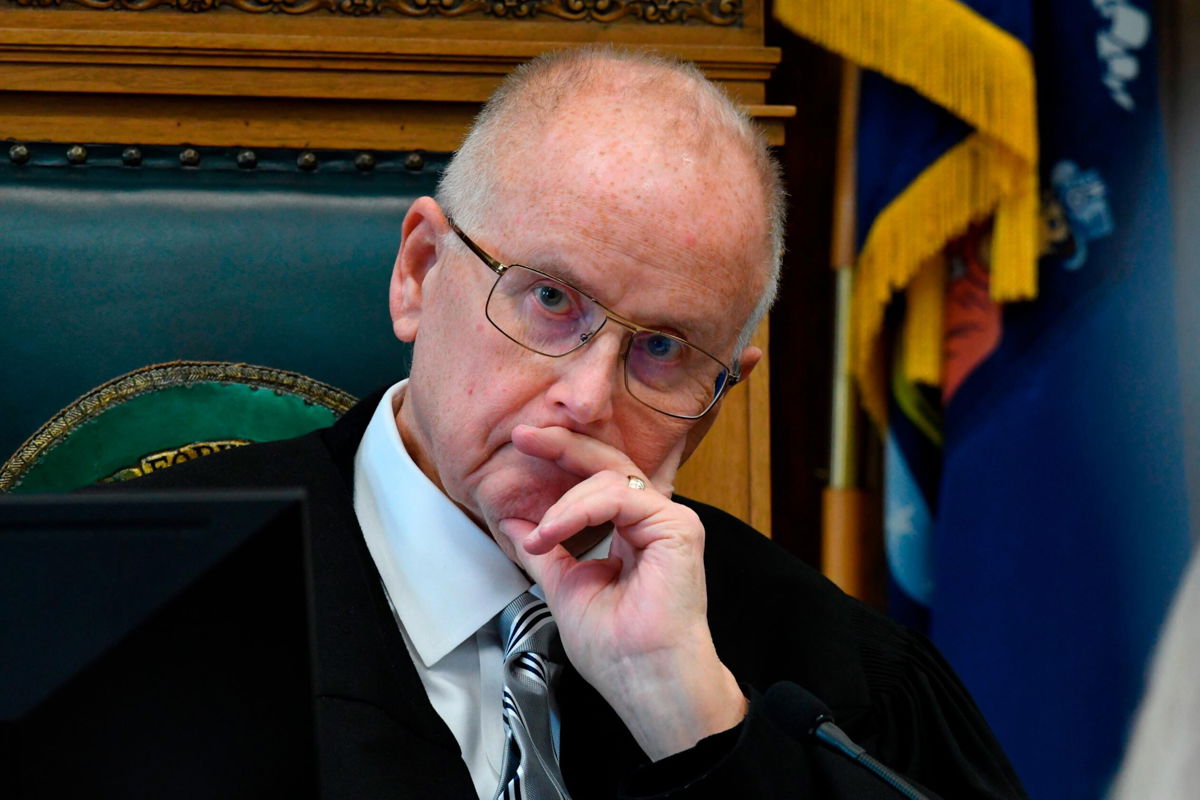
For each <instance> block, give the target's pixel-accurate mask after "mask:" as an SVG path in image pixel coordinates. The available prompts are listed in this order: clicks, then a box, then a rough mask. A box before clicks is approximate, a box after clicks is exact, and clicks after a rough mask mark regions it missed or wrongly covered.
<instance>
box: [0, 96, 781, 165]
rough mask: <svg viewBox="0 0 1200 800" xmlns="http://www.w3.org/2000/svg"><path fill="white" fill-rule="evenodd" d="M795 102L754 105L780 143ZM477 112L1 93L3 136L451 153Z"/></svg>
mask: <svg viewBox="0 0 1200 800" xmlns="http://www.w3.org/2000/svg"><path fill="white" fill-rule="evenodd" d="M789 108H790V107H789ZM789 108H784V109H782V110H780V109H779V108H778V107H770V108H764V107H753V106H752V107H750V109H749V110H750V111H751V112H752V113H760V114H763V115H764V116H761V117H759V123H760V125H762V126H763V127H764V129H765V130H766V132H767V136H768V139H769V140H770V141H771V143H772V144H780V143H782V138H783V121H784V116H781V115H786V114H787V113H788V111H789ZM478 111H479V104H478V103H449V102H442V103H432V102H420V101H399V102H383V101H357V102H356V101H346V100H319V99H298V98H262V99H252V98H246V97H220V98H216V97H172V96H147V95H138V94H91V93H86V92H70V93H68V92H63V93H50V92H0V139H12V140H16V141H25V142H63V143H65V144H74V143H97V142H110V143H117V144H139V145H145V144H163V145H172V144H184V143H186V144H194V145H214V146H222V145H225V146H229V145H238V146H246V147H314V148H328V149H337V150H343V149H351V150H353V149H360V148H361V149H366V150H371V149H377V150H431V151H435V152H451V151H453V150H455V149H457V148H458V145H459V143H460V142H461V141H462V138H463V136H464V135H465V134H466V132H467V128H468V127H470V124H471V121H472V120H473V119H474V118H475V114H476V113H478ZM767 114H770V115H772V116H765V115H767Z"/></svg>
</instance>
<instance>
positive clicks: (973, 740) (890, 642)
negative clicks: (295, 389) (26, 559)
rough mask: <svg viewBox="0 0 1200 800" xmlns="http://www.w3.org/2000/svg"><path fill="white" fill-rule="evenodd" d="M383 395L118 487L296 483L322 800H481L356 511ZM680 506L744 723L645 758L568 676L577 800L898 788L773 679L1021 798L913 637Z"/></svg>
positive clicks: (880, 736)
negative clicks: (702, 537)
mask: <svg viewBox="0 0 1200 800" xmlns="http://www.w3.org/2000/svg"><path fill="white" fill-rule="evenodd" d="M379 399H380V395H379V394H376V395H374V396H373V397H370V398H368V399H366V400H364V401H363V402H362V403H360V404H359V405H358V406H356V407H355V408H354V409H353V410H351V411H350V412H349V413H348V414H347V415H346V416H345V417H344V418H342V419H341V420H340V421H338V422H337V423H336V424H335V425H334V426H333V427H331V428H327V429H324V430H320V431H316V432H314V433H312V434H309V435H307V436H302V437H299V438H297V439H291V440H287V441H281V442H272V443H266V444H260V445H253V446H249V447H244V448H238V449H236V450H232V451H228V452H225V453H221V454H217V455H213V456H208V457H205V458H202V459H198V460H196V461H192V462H189V463H187V464H182V465H179V466H176V467H172V468H171V469H169V470H163V471H159V472H155V473H152V474H150V475H148V476H146V477H143V478H140V479H138V480H136V481H133V482H131V483H129V484H125V485H124V486H125V487H128V488H130V489H134V488H137V489H149V488H153V487H163V488H167V487H170V488H181V487H206V488H216V487H243V488H245V487H274V486H302V487H304V488H306V489H307V491H308V497H309V513H310V522H311V529H312V543H313V544H312V546H313V586H314V588H313V593H314V606H315V607H314V610H313V613H314V626H315V636H316V670H317V675H316V695H317V699H316V709H317V728H318V740H319V761H320V772H321V795H322V796H323V797H330V798H343V797H344V798H355V800H368V799H369V798H376V797H378V798H396V797H412V798H422V800H442V799H443V798H444V799H445V800H469V799H470V798H473V797H475V794H474V789H473V786H472V783H471V779H470V775H469V773H468V771H467V768H466V765H465V764H464V762H463V761H462V758H461V757H460V755H459V751H458V745H457V743H456V741H455V739H454V737H453V735H452V734H451V732H450V730H449V728H447V727H446V725H445V724H444V723H443V722H442V721H441V719H440V717H438V715H437V713H436V712H435V711H434V709H433V707H432V705H431V704H430V702H429V700H428V698H427V697H426V695H425V691H424V689H423V687H422V685H421V682H420V679H419V678H418V676H417V673H416V670H415V669H414V667H413V665H412V662H411V661H410V658H409V655H408V652H407V650H406V648H405V645H404V641H403V639H402V637H401V635H400V633H399V631H398V629H397V626H396V622H395V619H394V617H393V615H392V613H391V611H390V608H389V606H388V603H387V600H386V597H385V595H384V592H383V590H382V586H381V583H380V578H379V574H378V572H377V571H376V569H375V566H374V563H373V562H372V560H371V557H370V554H369V553H368V551H367V548H366V545H365V543H364V541H363V537H362V534H361V531H360V529H359V527H358V522H357V519H356V517H355V514H354V506H353V499H352V487H353V480H354V479H353V465H354V455H355V452H356V450H357V447H358V443H359V440H360V439H361V437H362V434H363V432H364V430H365V429H366V426H367V423H368V421H369V420H370V418H371V415H372V413H373V411H374V409H375V406H376V404H377V403H378V401H379ZM680 502H684V503H686V504H687V505H689V506H691V507H692V508H694V509H695V510H696V512H697V513H698V514H699V515H700V518H701V520H702V521H703V523H704V527H705V531H706V544H705V569H706V574H707V581H708V605H709V623H710V626H711V629H712V634H713V639H714V641H715V643H716V648H717V652H718V654H719V656H720V658H721V660H722V661H723V662H724V663H725V664H726V665H727V666H728V667H729V669H730V670H731V671H732V672H733V674H734V675H735V676H736V677H737V679H738V681H739V682H740V683H741V685H742V686H743V688H744V689H745V690H746V692H747V694H748V696H750V698H751V707H750V713H749V715H748V716H747V718H746V719H745V720H744V721H743V723H742V724H741V725H740V726H739V727H737V728H734V729H733V730H731V731H728V732H725V733H723V734H718V735H717V736H714V737H710V738H709V739H706V740H705V741H703V742H701V743H700V745H699V746H697V747H696V748H693V749H692V750H689V751H687V752H685V753H682V754H678V755H676V756H672V757H671V758H668V759H665V760H663V761H660V762H658V763H656V764H652V765H648V764H647V759H646V757H645V755H644V754H643V753H642V752H641V750H640V749H639V748H638V746H637V744H636V743H635V742H634V740H633V738H632V737H631V736H630V734H629V733H628V732H627V731H626V729H625V727H624V725H623V724H622V723H621V721H620V719H619V718H618V717H617V716H616V714H615V713H614V712H613V711H612V710H611V709H610V708H609V707H608V706H607V705H606V704H605V702H604V701H603V700H602V699H601V697H600V696H599V694H598V693H596V692H595V691H594V690H592V689H591V687H590V686H588V685H587V683H585V682H584V680H583V679H582V678H581V677H580V676H579V674H578V673H576V672H574V671H573V670H571V669H570V668H568V669H567V670H565V675H564V678H563V681H562V685H561V686H560V687H559V689H558V692H557V697H558V700H559V704H560V709H561V722H562V727H561V731H562V733H561V737H562V739H561V755H562V766H563V773H564V775H565V778H566V781H567V784H568V788H569V789H570V790H571V793H572V796H573V798H575V800H591V798H605V799H611V798H617V797H628V798H635V797H636V798H642V797H671V798H681V799H682V798H689V799H691V798H731V797H740V798H747V799H749V798H801V797H804V798H829V797H838V798H841V797H846V798H871V797H880V798H884V797H898V796H899V795H897V794H895V793H894V791H893V790H892V789H890V788H889V787H887V786H886V785H885V784H884V783H883V782H882V781H880V780H878V779H877V778H874V777H873V776H869V775H867V774H865V773H863V772H862V771H861V770H860V769H859V768H858V767H856V766H852V765H850V764H849V763H848V762H847V761H846V760H845V759H843V758H841V757H839V756H835V755H831V754H828V753H826V752H825V751H818V750H817V748H815V747H814V746H812V744H811V743H810V742H808V741H805V739H806V738H807V737H804V736H799V737H798V738H794V737H795V736H797V732H796V731H792V732H791V735H789V733H788V732H785V731H784V730H781V729H780V728H779V727H777V726H776V725H775V724H774V723H773V722H772V721H771V719H772V718H771V715H770V714H768V713H767V712H766V709H765V700H764V698H763V694H765V693H766V691H767V690H768V689H769V688H770V687H771V686H772V685H773V684H775V683H777V682H780V681H793V682H795V683H798V684H800V685H802V686H804V687H806V688H807V689H808V690H809V691H811V692H812V693H814V694H815V695H817V696H818V697H820V698H821V699H823V700H824V701H825V702H826V703H827V704H828V705H829V706H830V707H831V708H832V711H833V713H834V716H835V718H836V720H837V722H838V723H839V725H840V726H841V727H842V728H843V729H844V730H845V731H846V732H847V733H849V735H850V736H851V737H852V738H854V739H855V740H856V741H857V742H858V743H859V744H861V745H862V746H864V747H866V748H867V750H868V751H869V752H870V753H871V754H873V755H874V756H875V757H877V758H878V759H879V760H881V761H882V762H884V763H885V764H887V765H889V766H891V767H892V768H893V769H895V770H897V771H899V772H900V773H902V774H904V775H906V776H908V777H909V778H911V779H912V780H914V781H916V782H918V783H919V784H921V785H923V786H925V787H927V788H928V789H930V790H932V791H933V792H935V793H936V794H937V795H939V796H941V797H942V798H945V800H967V799H968V798H1001V797H1003V798H1012V797H1023V796H1024V793H1023V791H1022V789H1021V787H1020V784H1019V781H1018V780H1017V777H1016V775H1015V774H1014V772H1013V770H1012V768H1011V767H1010V766H1009V764H1008V761H1007V760H1006V758H1005V756H1004V754H1003V752H1002V751H1001V749H1000V747H999V745H998V744H997V742H996V741H995V739H994V737H993V735H992V733H991V731H990V730H989V729H988V726H987V724H986V723H985V721H984V720H983V718H982V717H981V716H980V713H979V711H978V709H977V708H976V707H975V704H974V703H973V702H972V700H971V698H970V697H969V695H968V694H967V692H966V690H965V689H964V688H963V687H962V685H961V684H960V683H959V681H958V679H957V678H956V677H955V675H954V673H953V672H952V670H951V669H950V667H949V666H948V665H947V664H946V663H945V662H944V661H943V660H942V658H941V657H940V656H939V655H938V653H937V652H936V651H935V650H934V648H933V647H932V645H930V644H929V643H928V642H927V641H926V640H925V639H924V638H922V637H921V636H919V635H917V634H914V633H912V632H910V631H908V630H906V629H903V628H901V627H899V626H897V625H896V624H894V623H892V622H891V621H889V620H888V619H886V618H885V617H883V616H881V615H879V614H877V613H875V612H873V611H872V610H870V609H868V608H867V607H865V606H863V605H862V604H861V603H859V602H857V601H856V600H854V599H852V598H849V597H847V596H845V595H844V594H842V593H841V592H840V591H839V590H838V589H837V588H836V587H834V586H833V585H832V584H831V583H829V582H828V581H827V580H825V579H824V578H823V577H822V576H820V575H819V574H818V573H816V572H815V571H813V570H812V569H811V568H809V567H807V566H806V565H804V564H803V563H801V562H799V561H798V560H796V559H794V558H792V557H791V556H790V555H788V554H787V553H785V552H784V551H783V550H781V549H780V548H779V547H778V546H777V545H775V544H773V543H772V542H771V541H770V540H768V539H766V538H765V537H763V536H761V535H760V534H759V533H757V532H756V531H754V530H753V529H751V528H750V527H748V526H747V525H745V524H743V523H742V522H740V521H739V520H737V519H735V518H734V517H732V516H730V515H728V514H725V513H724V512H721V511H719V510H717V509H714V508H711V507H709V506H705V505H703V504H700V503H694V502H691V501H687V500H684V499H682V498H680ZM429 535H431V536H435V535H437V532H436V531H430V534H429ZM247 724H256V723H255V722H254V721H252V720H247ZM785 727H786V726H785ZM271 757H272V756H270V755H267V754H264V758H265V759H266V760H267V761H268V762H269V760H270V758H271ZM262 766H263V769H264V770H270V769H274V768H278V769H281V770H286V769H287V764H285V763H280V764H271V763H264V764H263V765H262Z"/></svg>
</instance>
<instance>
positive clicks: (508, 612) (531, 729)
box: [495, 592, 571, 800]
mask: <svg viewBox="0 0 1200 800" xmlns="http://www.w3.org/2000/svg"><path fill="white" fill-rule="evenodd" d="M500 638H501V640H502V641H503V642H504V729H505V732H506V735H505V741H504V763H503V764H502V766H501V768H500V785H499V786H498V787H497V788H496V796H495V800H570V797H571V796H570V795H569V794H567V789H566V785H565V784H564V783H563V777H562V771H561V770H560V769H559V766H558V753H557V752H555V747H554V739H553V735H552V733H551V727H550V714H551V708H552V706H553V700H552V698H551V696H550V692H551V689H552V687H553V685H554V680H555V678H556V677H557V676H558V673H559V672H560V671H561V669H562V662H563V660H564V655H563V652H562V644H561V643H560V642H559V639H558V626H557V625H555V624H554V618H553V617H551V616H550V609H549V608H547V607H546V604H545V603H544V602H542V601H541V600H539V599H538V598H536V597H534V596H533V595H532V594H530V593H529V592H526V593H525V594H522V595H521V596H520V597H518V598H517V599H516V600H513V601H512V602H511V603H509V604H508V605H507V606H506V607H505V609H504V610H503V611H501V612H500Z"/></svg>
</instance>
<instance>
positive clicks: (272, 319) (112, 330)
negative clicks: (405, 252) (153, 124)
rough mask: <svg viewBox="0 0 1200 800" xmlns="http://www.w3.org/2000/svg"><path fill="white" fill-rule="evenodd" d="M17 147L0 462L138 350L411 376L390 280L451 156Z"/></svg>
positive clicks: (2, 269) (369, 382)
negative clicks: (415, 204)
mask: <svg viewBox="0 0 1200 800" xmlns="http://www.w3.org/2000/svg"><path fill="white" fill-rule="evenodd" d="M24 147H25V150H24V151H22V152H23V153H24V154H25V155H24V156H23V157H22V158H21V159H15V158H13V157H12V153H13V152H15V151H12V150H11V149H9V150H8V152H7V153H6V152H5V151H0V459H3V458H5V457H6V456H7V455H8V454H9V453H12V452H14V451H15V450H16V449H17V448H18V446H20V445H21V443H22V442H23V441H25V440H26V439H27V438H28V437H29V436H30V434H31V433H33V432H34V431H35V430H37V429H38V427H39V426H40V425H41V424H42V423H43V422H44V421H45V420H47V419H50V418H51V417H52V416H53V415H55V414H56V412H58V410H59V409H62V408H63V407H64V406H67V405H68V404H69V403H71V402H72V401H73V400H74V399H75V398H77V397H80V396H81V395H85V394H88V393H90V392H91V390H92V389H93V387H96V386H99V385H100V384H102V383H105V382H106V381H108V380H109V379H111V378H112V377H113V376H114V375H121V374H123V373H127V372H130V371H131V370H135V369H138V368H141V367H143V366H144V365H146V364H161V363H164V362H171V361H176V360H179V359H188V360H194V361H203V362H214V361H222V362H231V363H248V364H266V365H270V366H271V367H275V368H279V369H284V370H289V371H291V372H295V373H300V374H301V375H307V376H311V377H312V378H313V379H315V380H316V381H319V382H320V383H323V384H328V385H330V386H338V387H341V388H342V389H344V390H346V391H347V392H350V393H352V394H354V395H357V396H362V395H365V394H367V393H369V392H371V391H372V390H374V389H375V388H377V387H379V386H382V385H385V384H388V383H391V382H394V381H396V380H398V379H400V378H402V377H404V376H405V375H406V374H407V372H408V366H409V358H410V352H411V351H410V349H409V348H408V346H407V345H405V344H403V343H401V342H398V341H397V340H396V339H395V337H394V336H393V334H392V330H391V321H390V319H389V317H388V310H387V287H388V280H389V277H390V274H391V269H392V263H393V261H394V260H395V255H396V250H397V247H398V246H399V241H400V226H401V222H402V220H403V218H404V213H405V211H406V210H407V209H408V206H409V205H410V204H411V202H412V200H413V199H414V198H416V197H419V196H421V195H423V194H429V193H432V192H433V191H434V189H435V187H436V183H437V180H438V178H439V176H440V174H441V171H442V168H443V166H444V164H445V161H446V156H444V155H436V154H424V153H413V152H383V151H375V152H371V153H361V152H334V151H315V152H312V153H306V152H301V151H297V150H283V149H280V150H258V151H256V152H255V153H253V154H250V156H248V155H247V151H245V150H244V149H241V148H205V147H196V148H183V147H170V148H169V147H140V148H135V147H129V146H128V145H125V144H114V145H87V146H86V154H85V156H81V153H80V152H79V151H73V152H72V151H70V150H69V148H68V146H67V145H63V144H47V143H42V144H38V143H24ZM6 149H7V146H6ZM189 151H190V152H189ZM5 154H8V155H9V156H10V157H9V158H4V155H5ZM251 156H252V157H251ZM246 391H250V390H249V389H246ZM267 394H269V392H267ZM285 394H286V393H285ZM187 396H189V397H192V396H193V394H188V395H187ZM132 402H133V401H132V400H131V401H129V402H127V403H125V404H124V405H126V406H128V405H131V404H132ZM142 402H147V403H148V402H150V399H149V398H148V397H139V403H142ZM163 402H165V399H164V401H163ZM296 402H300V401H299V400H297V401H296ZM301 405H303V404H302V403H301ZM123 413H124V412H123ZM313 413H317V412H316V411H314V412H313ZM322 413H324V412H322ZM114 424H115V423H114ZM289 430H290V429H289ZM83 434H84V431H80V432H79V434H77V435H79V436H83ZM88 435H91V434H88ZM206 435H207V434H206ZM85 438H86V437H85ZM182 441H183V440H178V441H175V440H172V439H170V438H168V440H167V441H165V442H163V447H169V446H174V444H178V443H181V442H182ZM82 446H83V445H82V444H81V445H80V447H82ZM153 446H154V445H150V444H147V447H153ZM63 447H66V445H65V444H60V445H59V446H58V448H57V450H61V453H62V454H65V453H66V452H68V450H63V449H62V448H63ZM57 450H56V451H57ZM125 455H141V453H138V454H133V453H130V454H125ZM46 456H47V458H49V454H46ZM56 457H57V456H56ZM105 463H106V464H107V463H108V462H105ZM122 463H124V462H122ZM26 481H27V482H26V483H22V486H30V485H36V481H35V479H34V475H33V474H30V475H29V476H28V477H27V478H26Z"/></svg>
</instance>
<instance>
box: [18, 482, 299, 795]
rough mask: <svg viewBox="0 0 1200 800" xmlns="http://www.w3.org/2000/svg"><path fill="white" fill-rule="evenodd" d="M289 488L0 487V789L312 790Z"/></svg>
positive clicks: (294, 508) (294, 500)
mask: <svg viewBox="0 0 1200 800" xmlns="http://www.w3.org/2000/svg"><path fill="white" fill-rule="evenodd" d="M306 526H307V519H306V515H305V510H304V493H303V492H302V491H300V490H270V491H236V492H235V491H222V492H212V491H188V492H155V493H138V492H133V491H120V492H102V493H95V494H75V495H29V496H15V495H7V496H0V797H4V798H41V797H55V798H58V797H87V798H109V797H113V798H116V797H120V798H135V797H155V798H159V797H163V798H165V797H170V798H191V797H205V798H211V797H222V798H227V797H312V796H315V795H316V793H317V774H316V756H315V752H316V750H315V734H314V721H313V690H312V685H313V684H312V680H313V667H312V642H311V623H310V609H311V602H310V594H311V577H310V574H309V568H308V559H309V543H308V532H307V528H306Z"/></svg>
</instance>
